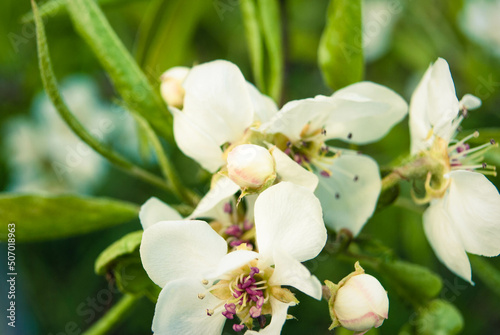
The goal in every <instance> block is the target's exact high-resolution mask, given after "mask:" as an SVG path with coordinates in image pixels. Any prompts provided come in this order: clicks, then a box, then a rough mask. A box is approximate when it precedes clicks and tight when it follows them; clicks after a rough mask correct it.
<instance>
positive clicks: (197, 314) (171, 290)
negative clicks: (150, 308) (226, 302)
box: [153, 278, 226, 335]
mask: <svg viewBox="0 0 500 335" xmlns="http://www.w3.org/2000/svg"><path fill="white" fill-rule="evenodd" d="M205 291H206V288H205V287H203V285H201V283H200V282H199V281H198V280H193V279H191V278H188V279H182V280H176V281H173V282H170V283H168V284H167V285H166V286H165V287H164V288H163V290H162V291H161V293H160V295H159V297H158V302H157V303H156V308H155V315H154V318H153V332H154V333H155V334H156V335H177V334H183V335H199V334H214V335H216V334H221V333H222V328H223V327H224V323H225V321H226V318H225V317H224V316H223V315H222V313H215V314H213V315H212V316H208V315H207V309H213V308H214V307H215V306H217V305H218V304H220V302H221V301H220V300H219V299H217V298H216V297H215V296H213V295H212V294H206V296H205V298H204V299H199V298H198V294H199V293H204V292H205Z"/></svg>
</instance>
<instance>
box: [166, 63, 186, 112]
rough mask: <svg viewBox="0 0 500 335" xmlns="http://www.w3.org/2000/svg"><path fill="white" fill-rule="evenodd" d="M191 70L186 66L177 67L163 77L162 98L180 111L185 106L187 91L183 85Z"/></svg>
mask: <svg viewBox="0 0 500 335" xmlns="http://www.w3.org/2000/svg"><path fill="white" fill-rule="evenodd" d="M189 70H190V69H189V68H188V67H185V66H176V67H173V68H171V69H168V70H167V71H165V72H164V73H163V74H162V75H161V77H160V79H161V86H160V92H161V96H162V97H163V99H164V100H165V102H166V103H167V104H168V105H169V106H173V107H176V108H179V109H180V108H182V106H183V105H184V94H185V91H184V87H183V86H182V83H184V80H185V79H186V77H187V75H188V73H189Z"/></svg>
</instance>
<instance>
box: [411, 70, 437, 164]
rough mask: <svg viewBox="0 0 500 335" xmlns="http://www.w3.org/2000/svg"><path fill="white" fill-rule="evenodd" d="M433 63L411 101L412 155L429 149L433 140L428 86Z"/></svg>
mask: <svg viewBox="0 0 500 335" xmlns="http://www.w3.org/2000/svg"><path fill="white" fill-rule="evenodd" d="M431 70H432V65H431V66H429V68H428V69H427V71H425V74H424V76H423V77H422V79H421V80H420V82H419V83H418V85H417V88H416V89H415V91H414V92H413V95H412V97H411V101H410V121H409V125H410V135H411V153H412V155H414V154H416V153H418V152H419V151H421V150H424V149H427V148H428V147H429V146H430V145H431V144H432V140H431V139H430V138H428V135H429V132H430V131H431V129H432V125H431V121H430V120H429V115H428V113H427V101H428V99H429V97H428V86H429V80H430V78H431Z"/></svg>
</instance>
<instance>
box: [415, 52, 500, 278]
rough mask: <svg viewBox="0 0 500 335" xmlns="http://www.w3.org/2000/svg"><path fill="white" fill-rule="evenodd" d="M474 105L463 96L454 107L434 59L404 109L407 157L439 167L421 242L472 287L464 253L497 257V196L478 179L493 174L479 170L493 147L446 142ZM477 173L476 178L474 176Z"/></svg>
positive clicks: (430, 182)
mask: <svg viewBox="0 0 500 335" xmlns="http://www.w3.org/2000/svg"><path fill="white" fill-rule="evenodd" d="M479 105H480V100H479V99H477V98H475V97H473V96H470V95H466V96H465V97H464V98H463V99H462V100H461V101H458V99H457V97H456V93H455V85H454V84H453V79H452V77H451V73H450V69H449V67H448V63H447V62H446V61H445V60H444V59H442V58H439V59H438V60H437V61H436V62H435V63H434V64H433V65H431V66H430V67H429V69H428V70H427V72H426V73H425V75H424V77H423V79H422V81H421V82H420V84H419V85H418V87H417V89H416V90H415V93H414V94H413V97H412V100H411V104H410V131H411V141H412V143H411V151H412V153H413V154H419V155H428V156H430V157H432V158H433V159H435V160H436V161H437V162H439V163H440V164H441V168H442V173H440V174H431V173H429V175H428V178H427V182H426V187H425V188H426V196H425V197H424V198H423V199H420V200H419V199H417V200H419V201H421V202H429V203H430V206H429V208H428V209H427V210H426V211H425V213H424V216H423V221H424V230H425V233H426V235H427V239H428V240H429V243H430V244H431V246H432V248H433V249H434V251H435V253H436V255H437V257H438V258H439V259H440V260H441V261H442V262H443V263H444V264H445V265H446V266H447V267H448V268H449V269H450V270H451V271H453V272H454V273H456V274H457V275H459V276H460V277H462V278H464V279H465V280H467V281H469V282H471V283H472V279H471V268H470V263H469V260H468V258H467V254H466V252H469V253H473V254H478V255H482V256H497V255H498V254H500V243H498V241H500V195H499V194H498V191H497V189H496V188H495V186H493V184H491V183H490V182H489V180H488V179H487V178H486V177H485V176H484V174H495V172H493V171H492V169H491V168H490V167H489V166H487V165H486V164H484V163H483V164H480V162H481V160H482V156H483V154H484V151H486V150H488V149H489V148H491V147H492V144H494V141H491V143H486V144H484V145H482V146H479V147H476V148H470V147H469V145H468V144H467V143H466V141H467V140H468V139H469V138H471V137H472V136H477V135H478V134H477V132H476V133H474V134H473V135H471V136H468V137H466V138H464V139H462V140H461V141H456V140H452V138H453V136H454V134H455V133H456V132H457V128H458V126H459V125H460V123H461V121H462V120H463V118H464V115H462V114H460V111H462V113H463V114H465V113H467V110H468V109H471V108H475V107H479ZM475 171H480V172H481V173H478V172H475Z"/></svg>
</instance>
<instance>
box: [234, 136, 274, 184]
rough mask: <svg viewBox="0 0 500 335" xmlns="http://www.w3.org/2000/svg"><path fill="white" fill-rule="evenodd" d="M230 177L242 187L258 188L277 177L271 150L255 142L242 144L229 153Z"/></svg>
mask: <svg viewBox="0 0 500 335" xmlns="http://www.w3.org/2000/svg"><path fill="white" fill-rule="evenodd" d="M227 172H228V176H229V178H230V179H231V180H232V181H233V182H235V183H236V184H237V185H238V186H240V187H241V188H250V189H258V188H259V187H261V186H263V185H264V184H265V183H266V182H267V181H268V180H270V179H272V181H274V178H276V174H275V170H274V159H273V156H271V154H270V153H269V150H267V149H265V148H263V147H261V146H258V145H255V144H241V145H238V146H236V147H235V148H233V149H232V150H231V151H230V152H229V154H228V155H227Z"/></svg>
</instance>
